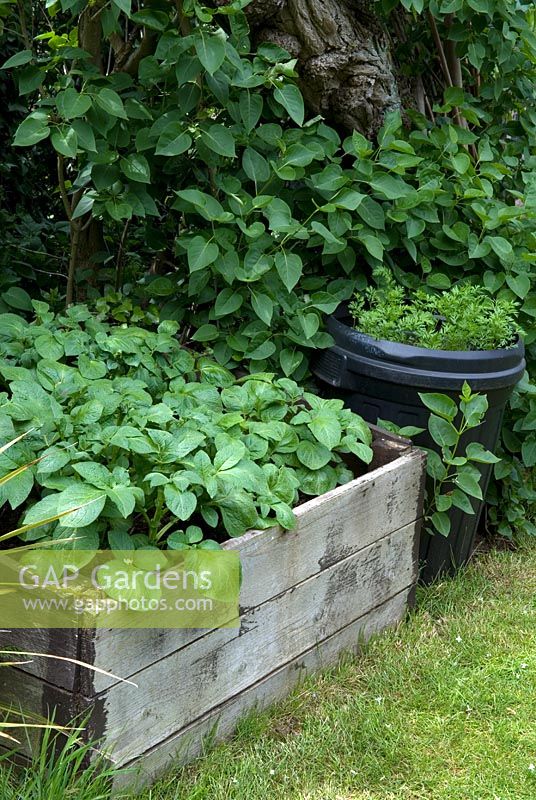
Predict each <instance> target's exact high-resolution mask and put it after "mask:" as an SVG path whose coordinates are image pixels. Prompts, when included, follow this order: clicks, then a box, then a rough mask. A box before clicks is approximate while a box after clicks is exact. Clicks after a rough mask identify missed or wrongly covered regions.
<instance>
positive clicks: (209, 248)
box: [185, 236, 220, 272]
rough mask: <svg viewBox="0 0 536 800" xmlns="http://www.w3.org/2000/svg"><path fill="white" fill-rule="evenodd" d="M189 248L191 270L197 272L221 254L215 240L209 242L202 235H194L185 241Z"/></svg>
mask: <svg viewBox="0 0 536 800" xmlns="http://www.w3.org/2000/svg"><path fill="white" fill-rule="evenodd" d="M185 246H186V247H187V248H188V266H189V268H190V272H196V271H197V270H199V269H204V267H208V265H209V264H212V263H213V262H214V261H216V259H217V258H218V255H219V252H220V251H219V248H218V245H217V244H215V242H207V241H206V239H203V237H202V236H194V238H193V239H189V240H187V241H186V242H185Z"/></svg>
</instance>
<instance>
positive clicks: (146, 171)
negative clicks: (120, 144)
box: [119, 153, 151, 183]
mask: <svg viewBox="0 0 536 800" xmlns="http://www.w3.org/2000/svg"><path fill="white" fill-rule="evenodd" d="M119 166H120V167H121V172H122V173H123V174H124V175H126V177H127V178H128V179H129V180H131V181H137V182H138V183H151V169H150V167H149V162H148V161H147V159H146V158H145V156H141V155H139V153H131V154H130V155H129V156H127V157H126V158H122V159H121V161H120V163H119Z"/></svg>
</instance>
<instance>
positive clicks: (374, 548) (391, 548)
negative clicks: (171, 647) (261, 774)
mask: <svg viewBox="0 0 536 800" xmlns="http://www.w3.org/2000/svg"><path fill="white" fill-rule="evenodd" d="M417 539H418V536H417V523H416V522H412V523H410V524H409V525H406V526H405V527H404V528H402V529H400V530H399V531H396V532H395V533H392V534H389V535H387V536H385V537H384V538H383V539H381V540H380V541H378V542H375V543H374V544H372V545H370V546H369V547H367V548H365V549H364V550H360V551H359V552H358V553H356V554H354V555H352V556H349V557H348V558H346V559H344V560H343V561H341V562H339V563H337V564H334V565H332V566H330V567H328V568H326V569H325V570H323V571H322V572H321V573H319V574H317V575H315V576H313V577H311V578H309V579H308V580H306V581H304V582H303V583H301V584H299V585H298V586H295V587H292V588H291V589H289V590H288V591H286V592H284V593H283V594H281V595H279V596H278V597H275V598H272V599H271V600H269V601H268V602H266V603H263V604H262V605H261V606H259V607H257V608H254V609H251V610H250V611H248V612H247V613H246V614H245V615H244V616H243V618H242V621H241V628H240V630H229V629H227V630H224V629H222V630H217V631H213V632H210V633H208V634H207V635H206V636H204V637H203V638H202V639H198V640H196V641H195V642H193V643H192V644H191V645H189V646H188V647H186V648H183V649H182V650H180V651H178V652H176V653H173V654H171V655H169V656H168V657H167V658H164V659H163V660H162V661H159V662H157V663H155V664H153V665H151V666H150V667H148V668H146V669H144V670H142V671H141V672H140V673H138V675H137V676H136V683H137V684H138V687H139V688H138V689H135V688H134V687H132V686H129V685H126V684H116V685H114V686H112V687H111V688H110V689H108V690H107V691H106V692H105V693H104V694H103V695H102V696H100V697H99V698H98V702H99V708H100V712H102V714H101V713H100V712H99V713H98V714H96V715H95V718H94V728H93V732H94V733H95V734H97V735H101V734H105V735H106V739H107V741H108V743H109V744H110V745H111V744H112V742H113V743H114V749H113V755H114V758H115V759H117V760H118V761H119V762H120V763H121V762H125V761H127V760H131V759H133V758H136V757H137V756H138V755H139V754H140V753H141V752H143V751H144V750H146V749H147V747H148V746H149V747H150V746H153V745H156V744H157V743H158V742H159V741H162V740H163V739H165V738H167V737H168V736H170V735H172V734H174V733H176V732H177V731H178V730H180V729H181V728H183V727H185V726H186V725H188V724H190V723H191V722H193V721H194V720H195V719H197V718H199V717H201V716H202V715H203V714H205V713H207V712H209V711H210V710H211V709H212V708H213V707H215V706H218V705H220V704H221V703H222V702H224V701H225V700H227V699H229V697H230V696H231V695H234V694H238V693H240V692H242V691H244V690H245V689H247V688H248V686H251V685H252V684H253V683H256V682H257V681H259V680H262V679H263V678H264V677H266V675H267V674H269V673H271V672H273V671H274V670H276V669H278V668H279V667H281V666H282V665H283V664H285V663H287V662H288V661H291V660H292V659H294V658H296V657H298V656H299V655H300V654H301V653H302V652H304V651H306V650H309V649H310V648H311V647H313V646H314V645H316V644H317V643H318V642H320V641H322V640H323V639H326V638H328V637H329V636H331V635H333V634H334V633H335V632H336V631H337V630H338V629H340V628H342V627H344V626H346V625H348V624H350V623H351V622H353V621H354V620H355V619H358V618H359V617H361V616H363V615H364V614H366V613H367V612H368V611H370V610H371V609H372V608H374V607H376V606H378V605H380V604H381V603H383V602H385V601H386V600H388V599H389V598H390V597H392V596H394V595H396V594H398V593H399V592H400V591H402V589H404V588H405V587H407V586H410V585H411V584H412V583H414V582H415V579H416V574H417Z"/></svg>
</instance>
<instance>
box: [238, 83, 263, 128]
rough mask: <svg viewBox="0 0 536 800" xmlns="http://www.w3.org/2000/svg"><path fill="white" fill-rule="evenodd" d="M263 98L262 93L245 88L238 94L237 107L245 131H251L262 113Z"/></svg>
mask: <svg viewBox="0 0 536 800" xmlns="http://www.w3.org/2000/svg"><path fill="white" fill-rule="evenodd" d="M262 106H263V99H262V95H260V94H256V93H253V92H250V91H248V90H246V91H245V92H242V93H241V94H240V98H239V100H238V109H239V111H240V117H241V119H242V122H243V123H244V128H245V129H246V133H251V131H252V130H253V128H254V127H255V126H256V124H257V123H258V121H259V119H260V116H261V114H262Z"/></svg>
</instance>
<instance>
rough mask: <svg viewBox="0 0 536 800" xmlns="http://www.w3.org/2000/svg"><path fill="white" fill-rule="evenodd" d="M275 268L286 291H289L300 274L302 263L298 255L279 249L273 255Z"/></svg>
mask: <svg viewBox="0 0 536 800" xmlns="http://www.w3.org/2000/svg"><path fill="white" fill-rule="evenodd" d="M275 268H276V270H277V274H278V275H279V277H280V278H281V280H282V282H283V284H284V286H285V288H286V290H287V292H291V291H292V290H293V289H294V287H295V286H296V284H297V283H298V281H299V280H300V278H301V275H302V271H303V264H302V260H301V258H300V256H299V255H297V254H296V253H290V252H288V251H286V250H281V251H279V252H277V253H276V255H275Z"/></svg>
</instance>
